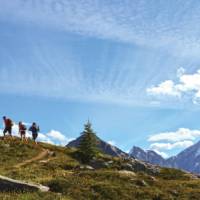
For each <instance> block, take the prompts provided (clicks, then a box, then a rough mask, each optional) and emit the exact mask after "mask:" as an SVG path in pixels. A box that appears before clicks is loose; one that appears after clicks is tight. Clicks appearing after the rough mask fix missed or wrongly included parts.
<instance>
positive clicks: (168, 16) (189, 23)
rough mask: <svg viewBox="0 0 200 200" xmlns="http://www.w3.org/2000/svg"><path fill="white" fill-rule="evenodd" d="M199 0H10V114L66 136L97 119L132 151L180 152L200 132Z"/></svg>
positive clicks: (2, 98)
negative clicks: (136, 147) (139, 149)
mask: <svg viewBox="0 0 200 200" xmlns="http://www.w3.org/2000/svg"><path fill="white" fill-rule="evenodd" d="M199 9H200V2H199V1H198V0H187V1H186V0H185V1H183V0H176V1H174V0H165V1H163V0H109V1H107V0H84V1H83V0H73V1H71V0H12V1H6V0H0V104H1V106H0V115H1V116H4V115H6V116H9V117H10V118H12V119H13V121H15V122H16V123H17V122H18V121H23V122H25V123H27V124H28V125H29V124H30V123H32V122H33V121H36V122H37V123H38V124H39V125H40V127H41V135H40V138H39V139H40V140H41V141H47V142H51V143H55V144H57V145H65V144H67V143H68V142H69V141H70V140H72V139H74V138H76V137H78V136H79V135H80V133H81V132H82V131H83V125H84V123H86V122H87V120H88V119H89V120H90V121H91V122H92V124H93V129H94V130H95V131H96V133H97V135H98V136H99V137H100V138H102V139H103V140H105V141H107V142H109V143H111V144H114V145H116V146H118V147H119V148H121V149H122V150H124V151H126V152H128V151H129V150H130V149H131V148H132V147H133V146H139V147H141V148H144V149H145V150H147V149H152V150H155V151H156V152H158V153H159V154H161V155H162V156H164V157H170V156H173V155H176V154H177V153H179V152H180V151H182V150H183V149H185V148H187V147H189V146H191V145H192V144H194V143H196V142H197V141H199V140H200V123H199V114H200V57H199V52H200V37H199V35H200V28H199V26H198V24H199V21H200V12H199ZM2 129H3V125H2V127H1V129H0V134H2ZM15 134H17V127H15Z"/></svg>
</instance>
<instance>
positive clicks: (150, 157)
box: [129, 146, 165, 166]
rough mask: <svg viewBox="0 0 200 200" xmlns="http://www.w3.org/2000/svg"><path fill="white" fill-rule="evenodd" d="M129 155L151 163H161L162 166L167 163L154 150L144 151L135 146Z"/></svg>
mask: <svg viewBox="0 0 200 200" xmlns="http://www.w3.org/2000/svg"><path fill="white" fill-rule="evenodd" d="M129 155H130V156H131V157H135V158H137V159H138V160H142V161H146V162H149V163H151V164H155V165H160V166H163V165H164V164H165V159H164V158H163V157H162V156H160V155H159V154H157V153H156V152H155V151H152V150H148V151H144V150H143V149H141V148H139V147H136V146H134V147H133V148H132V149H131V151H130V153H129Z"/></svg>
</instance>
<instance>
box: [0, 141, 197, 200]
mask: <svg viewBox="0 0 200 200" xmlns="http://www.w3.org/2000/svg"><path fill="white" fill-rule="evenodd" d="M43 149H49V150H50V151H51V152H54V153H53V154H52V155H51V156H48V157H45V158H43V159H42V160H43V161H42V162H40V161H35V162H33V163H29V164H27V165H25V166H23V167H20V168H16V167H15V166H16V164H18V163H20V162H23V161H25V160H27V159H31V158H32V157H35V156H37V155H38V154H39V153H40V152H41V151H42V150H43ZM75 151H76V149H70V148H64V147H57V146H54V145H49V144H44V143H40V144H39V145H38V146H35V145H34V144H33V143H32V142H30V143H29V144H24V143H21V142H20V141H19V140H18V139H15V140H13V141H0V163H1V165H0V174H1V175H6V176H8V177H10V178H14V179H19V180H25V181H30V182H34V183H40V184H43V185H47V186H49V187H50V188H51V192H47V193H41V192H34V193H0V199H2V200H3V199H5V200H13V199H17V200H35V199H37V200H40V199H41V200H94V199H95V200H134V199H136V200H137V199H138V200H176V199H177V200H189V199H192V200H193V199H194V200H195V199H196V200H199V199H200V180H198V179H197V180H195V179H193V178H192V177H191V176H190V175H189V174H186V173H185V172H182V171H180V170H176V169H168V168H162V169H161V170H160V173H159V174H155V175H154V176H152V175H151V174H150V173H147V172H145V171H144V172H141V171H140V172H137V171H138V170H136V171H135V174H134V173H132V174H126V173H119V170H121V169H123V168H122V166H123V164H125V163H127V161H124V160H121V159H119V158H111V157H110V156H105V155H102V154H101V155H99V158H98V162H100V163H101V162H107V161H112V165H110V166H109V167H103V168H101V169H98V170H80V165H81V163H79V161H78V160H77V159H75V157H74V153H75Z"/></svg>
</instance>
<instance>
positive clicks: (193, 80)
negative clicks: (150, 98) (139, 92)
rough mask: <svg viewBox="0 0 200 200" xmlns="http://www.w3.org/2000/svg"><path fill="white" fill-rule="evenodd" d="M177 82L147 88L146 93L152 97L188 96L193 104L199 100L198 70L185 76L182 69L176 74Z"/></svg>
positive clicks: (199, 74) (199, 78)
mask: <svg viewBox="0 0 200 200" xmlns="http://www.w3.org/2000/svg"><path fill="white" fill-rule="evenodd" d="M177 77H178V82H177V83H175V82H174V81H172V80H167V81H164V82H162V83H160V84H159V85H158V86H152V87H150V88H147V93H149V94H151V95H154V96H158V97H159V96H162V95H165V96H176V97H182V96H183V95H187V96H190V97H191V99H192V102H193V103H194V104H198V103H199V100H200V70H198V71H197V72H196V73H193V74H186V73H185V70H184V69H183V68H180V69H179V70H178V72H177Z"/></svg>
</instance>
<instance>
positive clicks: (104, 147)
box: [67, 136, 128, 157]
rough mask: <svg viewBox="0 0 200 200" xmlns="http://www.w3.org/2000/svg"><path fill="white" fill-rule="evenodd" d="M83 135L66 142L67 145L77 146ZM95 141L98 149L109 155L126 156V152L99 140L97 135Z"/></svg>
mask: <svg viewBox="0 0 200 200" xmlns="http://www.w3.org/2000/svg"><path fill="white" fill-rule="evenodd" d="M82 137H83V136H80V137H78V138H77V139H75V140H73V141H71V142H69V143H68V144H67V147H78V145H79V144H80V141H81V139H82ZM97 142H98V147H99V149H100V150H101V151H102V152H103V153H105V154H107V155H111V156H117V157H127V156H128V154H127V153H125V152H123V151H122V150H120V149H119V148H117V147H115V146H113V145H111V144H109V143H107V142H105V141H103V140H101V139H100V138H98V137H97Z"/></svg>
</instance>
